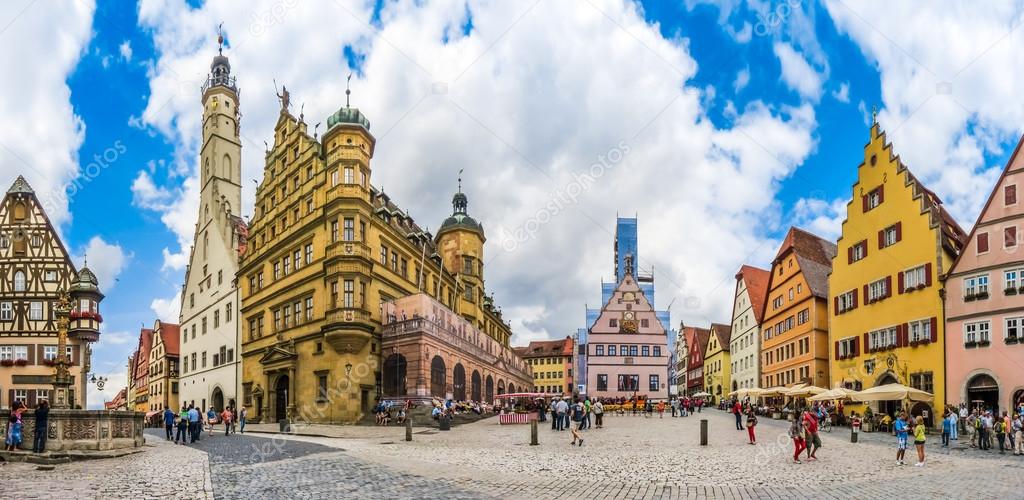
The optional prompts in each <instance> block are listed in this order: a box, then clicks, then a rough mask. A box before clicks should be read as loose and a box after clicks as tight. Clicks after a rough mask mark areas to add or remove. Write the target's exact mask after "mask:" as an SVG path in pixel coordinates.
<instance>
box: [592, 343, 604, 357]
mask: <svg viewBox="0 0 1024 500" xmlns="http://www.w3.org/2000/svg"><path fill="white" fill-rule="evenodd" d="M594 355H595V356H604V346H603V345H599V346H597V347H594Z"/></svg>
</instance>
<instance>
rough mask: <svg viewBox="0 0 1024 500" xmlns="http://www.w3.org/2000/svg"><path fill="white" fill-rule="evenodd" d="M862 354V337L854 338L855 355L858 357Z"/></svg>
mask: <svg viewBox="0 0 1024 500" xmlns="http://www.w3.org/2000/svg"><path fill="white" fill-rule="evenodd" d="M858 354H860V337H854V338H853V355H854V356H857V355H858Z"/></svg>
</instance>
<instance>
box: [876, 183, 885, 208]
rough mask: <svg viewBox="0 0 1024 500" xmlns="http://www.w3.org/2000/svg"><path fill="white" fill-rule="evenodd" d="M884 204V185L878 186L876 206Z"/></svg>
mask: <svg viewBox="0 0 1024 500" xmlns="http://www.w3.org/2000/svg"><path fill="white" fill-rule="evenodd" d="M882 203H885V184H882V185H881V186H878V204H879V205H881V204H882Z"/></svg>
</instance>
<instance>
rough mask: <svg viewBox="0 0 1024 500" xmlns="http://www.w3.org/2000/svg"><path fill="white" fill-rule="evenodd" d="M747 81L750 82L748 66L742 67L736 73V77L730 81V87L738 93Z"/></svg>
mask: <svg viewBox="0 0 1024 500" xmlns="http://www.w3.org/2000/svg"><path fill="white" fill-rule="evenodd" d="M748 83H750V68H743V69H741V70H740V71H739V72H738V73H736V79H735V80H733V82H732V89H733V91H735V92H737V93H738V92H739V91H741V90H743V89H745V88H746V87H747V84H748Z"/></svg>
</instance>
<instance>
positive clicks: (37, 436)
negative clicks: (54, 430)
mask: <svg viewBox="0 0 1024 500" xmlns="http://www.w3.org/2000/svg"><path fill="white" fill-rule="evenodd" d="M35 415H36V430H35V432H33V433H32V434H33V437H32V451H33V452H35V453H42V452H44V451H46V432H47V429H49V428H50V402H49V401H47V400H45V399H44V400H42V401H40V402H39V404H37V405H36V412H35Z"/></svg>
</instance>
